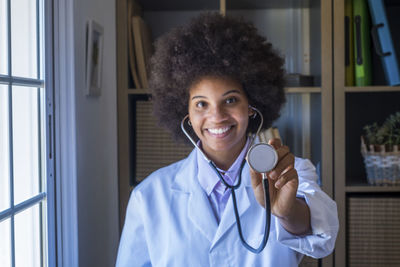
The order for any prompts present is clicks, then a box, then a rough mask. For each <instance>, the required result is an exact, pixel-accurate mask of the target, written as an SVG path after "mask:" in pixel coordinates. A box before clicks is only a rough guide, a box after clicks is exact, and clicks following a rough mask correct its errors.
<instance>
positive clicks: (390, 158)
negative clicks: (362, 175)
mask: <svg viewBox="0 0 400 267" xmlns="http://www.w3.org/2000/svg"><path fill="white" fill-rule="evenodd" d="M391 150H392V151H390V152H386V148H385V146H378V147H376V146H374V145H370V146H369V149H368V148H367V146H366V145H365V143H364V141H363V139H362V138H361V154H362V155H363V157H364V166H365V171H366V173H367V181H368V183H369V184H371V185H400V151H399V147H398V146H393V149H391Z"/></svg>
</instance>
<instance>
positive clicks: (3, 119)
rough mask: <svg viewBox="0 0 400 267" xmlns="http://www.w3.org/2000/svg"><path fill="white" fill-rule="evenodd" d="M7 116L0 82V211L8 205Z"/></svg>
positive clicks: (6, 91) (4, 91)
mask: <svg viewBox="0 0 400 267" xmlns="http://www.w3.org/2000/svg"><path fill="white" fill-rule="evenodd" d="M8 118H9V112H8V86H7V85H1V84H0V211H2V210H4V209H7V208H9V207H10V150H9V144H10V142H9V119H8ZM0 236H1V235H0Z"/></svg>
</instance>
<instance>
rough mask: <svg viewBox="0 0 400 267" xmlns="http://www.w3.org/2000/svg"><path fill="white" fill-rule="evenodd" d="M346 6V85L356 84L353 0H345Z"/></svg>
mask: <svg viewBox="0 0 400 267" xmlns="http://www.w3.org/2000/svg"><path fill="white" fill-rule="evenodd" d="M344 8H345V11H344V27H345V28H344V29H345V35H344V40H345V41H344V43H345V57H344V58H345V73H346V78H345V85H346V86H354V43H353V42H354V28H353V3H352V0H345V7H344Z"/></svg>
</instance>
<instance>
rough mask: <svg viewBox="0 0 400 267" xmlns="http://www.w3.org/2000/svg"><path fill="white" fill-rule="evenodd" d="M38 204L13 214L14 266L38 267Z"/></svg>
mask: <svg viewBox="0 0 400 267" xmlns="http://www.w3.org/2000/svg"><path fill="white" fill-rule="evenodd" d="M39 218H40V217H39V204H37V205H35V206H33V207H31V208H29V209H26V210H24V211H22V212H21V213H18V214H17V215H15V266H16V267H25V266H30V267H40V261H41V260H40V251H41V241H40V220H39Z"/></svg>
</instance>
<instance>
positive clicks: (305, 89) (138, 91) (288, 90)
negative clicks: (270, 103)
mask: <svg viewBox="0 0 400 267" xmlns="http://www.w3.org/2000/svg"><path fill="white" fill-rule="evenodd" d="M285 93H287V94H296V93H321V87H285ZM127 94H128V95H148V94H150V92H149V90H147V89H145V88H138V89H136V88H129V89H128V90H127Z"/></svg>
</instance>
